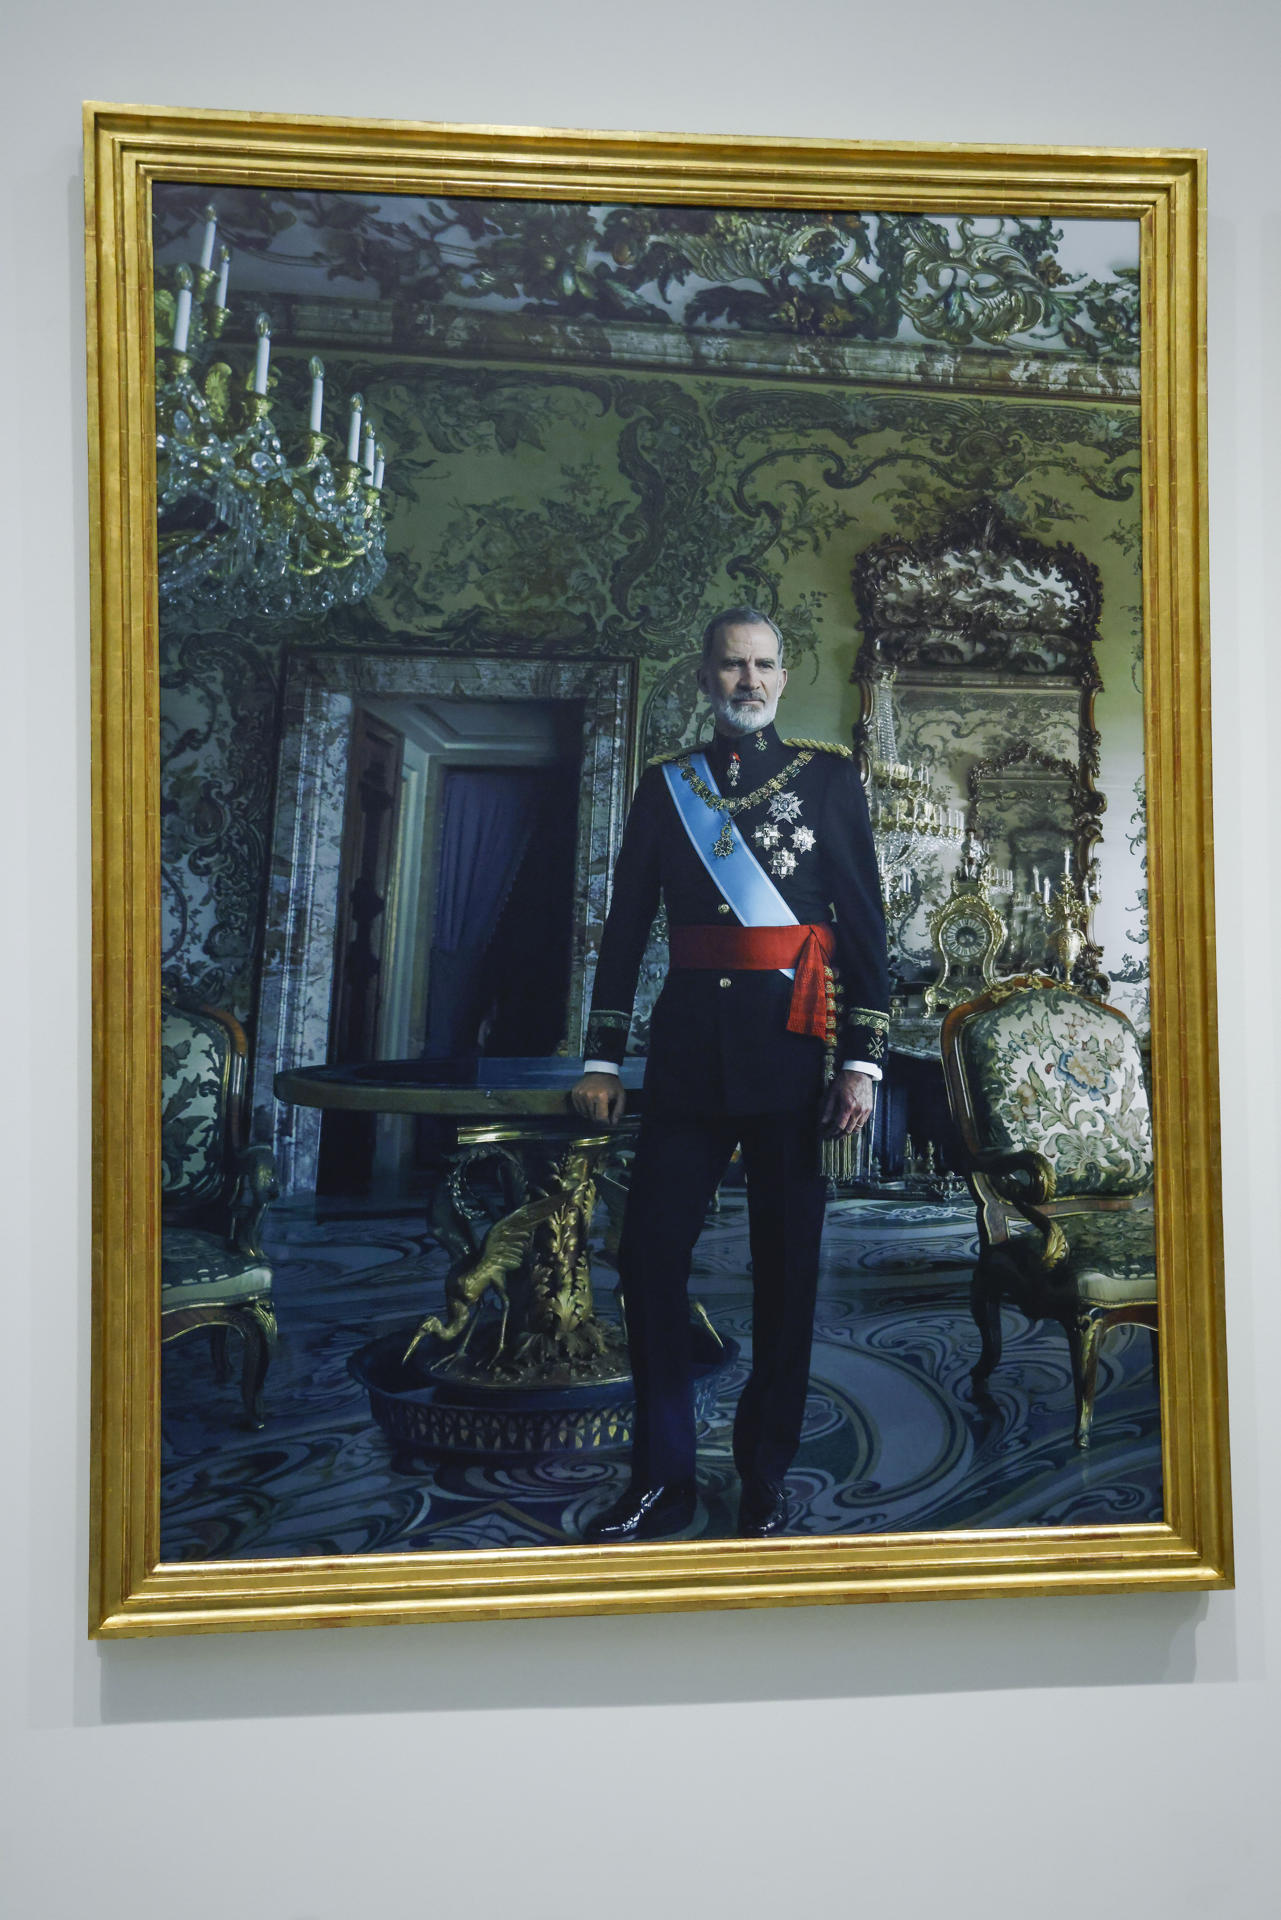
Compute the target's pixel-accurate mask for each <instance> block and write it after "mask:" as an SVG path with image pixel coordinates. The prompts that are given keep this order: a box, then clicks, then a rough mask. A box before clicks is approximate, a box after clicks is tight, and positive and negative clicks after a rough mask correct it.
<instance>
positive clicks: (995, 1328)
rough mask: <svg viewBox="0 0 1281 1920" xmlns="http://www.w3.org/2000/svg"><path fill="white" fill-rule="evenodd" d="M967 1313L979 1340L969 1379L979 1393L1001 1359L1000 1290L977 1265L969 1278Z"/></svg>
mask: <svg viewBox="0 0 1281 1920" xmlns="http://www.w3.org/2000/svg"><path fill="white" fill-rule="evenodd" d="M970 1312H971V1313H972V1314H973V1316H974V1324H975V1326H976V1327H977V1328H978V1330H979V1339H980V1341H981V1342H982V1344H981V1346H980V1348H979V1357H978V1360H977V1361H976V1362H975V1364H974V1366H973V1368H972V1369H971V1371H970V1379H971V1381H972V1382H973V1385H974V1390H975V1392H976V1393H981V1392H982V1391H983V1389H984V1387H985V1386H986V1385H987V1379H988V1375H989V1374H990V1373H991V1372H992V1369H993V1368H994V1367H995V1366H996V1365H997V1364H998V1362H999V1361H1000V1358H1001V1290H1000V1288H999V1287H998V1286H996V1285H994V1284H993V1282H992V1281H990V1280H989V1279H988V1278H987V1277H986V1276H985V1275H984V1274H983V1272H982V1270H981V1269H979V1268H976V1269H975V1272H974V1277H973V1279H972V1280H971V1281H970Z"/></svg>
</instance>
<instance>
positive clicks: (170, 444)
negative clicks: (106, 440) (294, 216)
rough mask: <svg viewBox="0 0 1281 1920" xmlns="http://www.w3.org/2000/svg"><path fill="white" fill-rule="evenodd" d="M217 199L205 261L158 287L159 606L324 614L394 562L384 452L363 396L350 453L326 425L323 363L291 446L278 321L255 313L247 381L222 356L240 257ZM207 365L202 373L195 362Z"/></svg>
mask: <svg viewBox="0 0 1281 1920" xmlns="http://www.w3.org/2000/svg"><path fill="white" fill-rule="evenodd" d="M216 235H217V218H216V215H215V213H214V209H213V208H212V207H209V208H206V210H205V230H204V244H203V246H202V249H201V254H200V261H199V265H198V266H196V267H195V268H192V267H190V266H186V265H184V266H180V267H178V268H177V269H176V271H175V272H174V273H173V275H172V283H173V284H172V286H165V285H161V284H158V285H157V290H156V340H157V343H159V342H161V341H162V340H164V339H168V340H169V342H170V344H169V346H168V347H167V348H165V347H161V346H158V351H157V354H156V363H157V364H156V494H157V503H158V509H159V512H158V523H159V524H158V562H159V568H158V570H159V576H160V604H161V607H162V608H163V609H165V610H166V611H167V612H173V613H192V612H196V611H199V610H202V609H210V608H214V609H216V610H217V611H218V613H219V614H220V615H226V614H233V615H236V614H238V615H251V616H252V615H256V616H260V617H261V616H266V617H267V618H282V617H284V616H286V615H288V616H294V617H297V616H303V617H306V616H308V615H316V614H322V613H326V612H328V610H329V609H330V608H331V607H334V606H338V605H340V604H351V603H352V602H354V601H357V600H363V599H364V598H365V596H366V595H367V594H368V593H370V592H371V591H372V589H373V588H374V587H375V586H377V584H378V582H379V580H381V578H382V576H383V574H384V572H385V571H386V567H387V556H386V533H385V526H384V514H383V500H382V488H383V477H384V473H385V466H386V462H385V458H384V454H383V450H382V447H381V446H380V445H379V444H378V438H377V433H376V430H375V427H374V423H373V421H372V420H368V419H366V418H365V417H364V402H363V400H362V398H361V396H360V395H359V394H358V393H357V394H353V395H352V396H351V399H350V401H349V403H348V415H347V437H346V445H345V454H346V457H345V459H344V460H343V461H341V462H340V463H339V464H338V465H337V466H335V464H334V462H333V461H332V460H331V459H330V456H329V452H328V448H329V445H330V442H329V438H328V436H327V435H326V434H325V433H324V432H323V430H322V419H323V413H324V394H325V369H324V366H323V364H322V363H321V362H320V361H319V360H312V361H311V362H310V364H309V369H308V370H309V372H310V374H311V405H310V412H309V416H308V430H307V433H306V435H305V436H304V437H302V441H301V445H300V446H299V448H298V451H297V453H296V454H294V453H292V452H291V453H290V454H286V452H285V449H284V445H283V444H282V441H281V436H280V433H279V432H278V430H277V428H276V425H275V423H274V421H273V420H272V417H271V400H270V398H269V396H268V391H267V389H268V379H269V369H270V360H271V320H270V316H269V315H268V314H266V313H260V314H259V315H258V318H257V345H256V351H255V354H254V363H253V367H252V369H251V370H250V371H249V372H248V373H247V375H246V377H245V378H244V380H243V381H242V382H239V383H237V381H236V379H235V376H234V373H233V370H232V368H231V366H230V365H229V364H228V363H227V362H226V361H225V360H221V359H217V360H215V359H212V358H211V350H212V348H213V345H214V343H215V342H216V341H217V340H218V339H219V338H220V336H221V334H222V330H223V327H224V326H225V324H226V318H227V281H228V277H229V274H230V268H231V255H230V252H229V250H228V249H227V248H226V247H223V248H221V249H220V251H219V256H218V267H217V268H216V269H215V267H214V264H213V259H214V241H215V238H216ZM198 368H199V369H200V371H199V372H198V371H197V369H198Z"/></svg>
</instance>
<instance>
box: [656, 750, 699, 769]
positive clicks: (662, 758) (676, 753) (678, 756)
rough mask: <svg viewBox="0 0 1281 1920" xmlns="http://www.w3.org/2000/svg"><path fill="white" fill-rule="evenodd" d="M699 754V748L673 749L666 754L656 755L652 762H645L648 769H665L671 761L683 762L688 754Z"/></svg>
mask: <svg viewBox="0 0 1281 1920" xmlns="http://www.w3.org/2000/svg"><path fill="white" fill-rule="evenodd" d="M697 752H698V748H697V747H672V748H670V749H669V750H668V752H666V753H656V754H655V755H654V757H653V759H652V760H647V761H646V762H645V765H646V767H647V768H649V767H665V766H666V765H667V763H668V761H669V760H683V759H684V758H685V756H686V754H687V753H697Z"/></svg>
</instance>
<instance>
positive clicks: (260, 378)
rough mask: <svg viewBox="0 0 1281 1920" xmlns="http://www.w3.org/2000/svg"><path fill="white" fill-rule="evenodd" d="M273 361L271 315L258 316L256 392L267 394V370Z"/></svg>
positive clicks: (255, 360) (255, 362)
mask: <svg viewBox="0 0 1281 1920" xmlns="http://www.w3.org/2000/svg"><path fill="white" fill-rule="evenodd" d="M270 361H271V315H270V314H269V313H260V314H259V315H258V351H257V354H256V355H255V357H254V392H255V393H266V391H267V368H268V365H269V364H270Z"/></svg>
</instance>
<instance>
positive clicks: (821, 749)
mask: <svg viewBox="0 0 1281 1920" xmlns="http://www.w3.org/2000/svg"><path fill="white" fill-rule="evenodd" d="M783 745H784V746H785V747H808V748H809V750H810V752H811V753H839V754H840V756H841V758H842V759H843V760H852V759H853V758H854V751H853V749H852V748H851V747H838V746H837V744H836V742H835V741H834V740H784V742H783Z"/></svg>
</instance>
